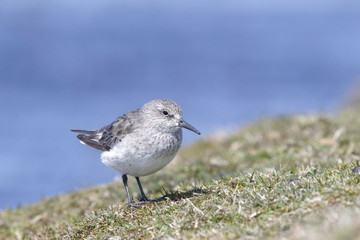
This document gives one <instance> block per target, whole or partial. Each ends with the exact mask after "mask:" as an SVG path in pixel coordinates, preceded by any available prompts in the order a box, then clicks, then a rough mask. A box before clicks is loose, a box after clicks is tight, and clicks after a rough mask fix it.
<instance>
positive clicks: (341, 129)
mask: <svg viewBox="0 0 360 240" xmlns="http://www.w3.org/2000/svg"><path fill="white" fill-rule="evenodd" d="M359 156H360V114H359V112H358V111H355V110H354V109H348V110H344V111H342V112H341V113H339V114H337V115H336V116H335V115H333V116H324V115H296V116H289V117H280V118H276V119H263V120H260V121H259V122H258V123H256V124H254V125H251V126H247V127H244V128H242V129H241V130H239V131H235V132H233V133H223V134H215V135H214V136H211V137H208V138H205V139H203V140H201V141H199V142H197V143H194V144H193V145H191V146H189V147H185V148H183V150H181V152H180V153H179V155H178V157H177V158H176V160H175V161H174V162H173V163H171V164H170V165H169V166H168V167H166V168H165V169H163V170H162V171H160V172H158V173H156V174H154V175H152V176H149V177H144V178H143V186H144V188H145V191H146V192H147V195H148V196H149V197H153V198H156V197H163V199H164V200H163V201H160V202H158V203H152V204H147V205H144V206H143V207H140V208H126V207H125V206H126V196H125V191H124V189H123V187H122V184H121V182H120V181H114V182H113V183H111V184H108V185H102V186H97V187H93V188H89V189H82V190H79V191H77V192H74V193H69V194H64V195H59V196H57V197H53V198H48V199H45V200H43V201H41V202H39V203H37V204H34V205H31V206H25V207H20V208H18V209H13V210H5V211H2V212H0V239H85V238H86V239H110V238H112V239H131V238H133V239H148V238H156V239H158V238H175V239H234V238H235V239H236V238H244V239H257V238H261V239H279V238H282V239H289V238H290V239H324V238H327V239H356V238H359V237H360V215H359V213H360V208H359V204H360V198H359V195H360V185H359V182H360V174H355V173H353V172H352V169H353V168H354V167H355V166H356V165H357V161H358V160H359V159H360V158H359ZM114 175H115V173H114ZM130 190H131V193H132V195H133V196H134V197H135V198H136V197H139V193H138V189H137V186H136V182H135V181H134V180H131V181H130Z"/></svg>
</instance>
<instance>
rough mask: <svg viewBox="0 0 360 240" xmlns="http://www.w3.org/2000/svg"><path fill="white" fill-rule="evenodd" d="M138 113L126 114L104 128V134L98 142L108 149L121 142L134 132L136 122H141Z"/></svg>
mask: <svg viewBox="0 0 360 240" xmlns="http://www.w3.org/2000/svg"><path fill="white" fill-rule="evenodd" d="M137 113H138V111H137V110H135V111H132V112H129V113H127V114H124V115H122V116H121V117H119V118H117V119H116V120H115V121H114V122H112V123H111V124H110V125H108V126H106V127H104V128H102V129H101V130H102V131H103V133H102V136H101V138H100V139H99V141H98V142H99V143H100V144H101V145H102V146H104V147H106V148H108V149H111V148H112V147H113V146H114V145H116V144H117V143H119V142H121V140H122V139H123V138H124V137H125V136H126V135H127V134H129V133H131V132H132V131H133V130H134V126H135V125H136V122H137V121H139V120H140V119H139V118H138V114H137Z"/></svg>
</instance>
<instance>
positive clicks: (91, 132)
mask: <svg viewBox="0 0 360 240" xmlns="http://www.w3.org/2000/svg"><path fill="white" fill-rule="evenodd" d="M70 131H72V132H77V133H85V134H94V133H96V130H80V129H71V130H70Z"/></svg>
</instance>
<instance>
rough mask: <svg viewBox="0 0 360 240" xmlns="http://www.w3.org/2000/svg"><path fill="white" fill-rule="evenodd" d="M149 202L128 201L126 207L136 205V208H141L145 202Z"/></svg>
mask: <svg viewBox="0 0 360 240" xmlns="http://www.w3.org/2000/svg"><path fill="white" fill-rule="evenodd" d="M146 203H147V202H128V204H127V205H126V207H125V208H128V207H134V208H139V207H143V206H144V204H146Z"/></svg>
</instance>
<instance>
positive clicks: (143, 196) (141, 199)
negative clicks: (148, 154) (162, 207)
mask: <svg viewBox="0 0 360 240" xmlns="http://www.w3.org/2000/svg"><path fill="white" fill-rule="evenodd" d="M135 178H136V181H137V183H138V185H139V188H140V193H141V198H140V201H141V202H149V199H148V198H147V197H146V195H145V193H144V190H143V188H142V186H141V182H140V178H139V177H135Z"/></svg>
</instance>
